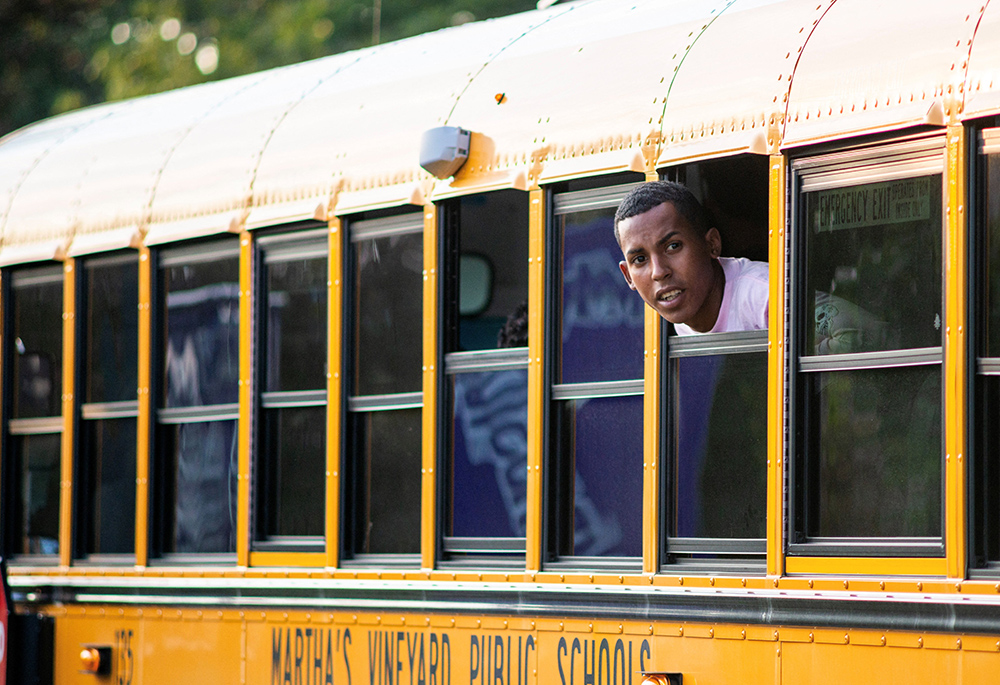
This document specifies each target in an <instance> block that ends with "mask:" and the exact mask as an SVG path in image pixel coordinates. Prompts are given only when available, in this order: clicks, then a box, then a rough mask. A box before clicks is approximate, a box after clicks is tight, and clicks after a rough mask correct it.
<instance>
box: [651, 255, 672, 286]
mask: <svg viewBox="0 0 1000 685" xmlns="http://www.w3.org/2000/svg"><path fill="white" fill-rule="evenodd" d="M669 276H670V260H669V259H666V258H665V257H661V256H654V257H653V280H657V281H661V280H663V279H664V278H668V277H669Z"/></svg>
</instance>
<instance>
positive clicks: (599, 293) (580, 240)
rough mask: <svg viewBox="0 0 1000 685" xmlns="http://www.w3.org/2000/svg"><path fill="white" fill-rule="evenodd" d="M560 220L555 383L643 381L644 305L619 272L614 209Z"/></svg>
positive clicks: (568, 215) (569, 216) (569, 215)
mask: <svg viewBox="0 0 1000 685" xmlns="http://www.w3.org/2000/svg"><path fill="white" fill-rule="evenodd" d="M559 219H560V228H561V231H560V234H561V235H562V272H561V273H562V309H561V321H560V323H561V327H560V330H561V333H562V340H561V352H562V354H561V364H560V379H559V380H558V381H557V382H559V383H583V382H593V381H613V380H622V379H629V378H642V347H643V305H642V300H641V299H639V298H638V297H636V296H635V294H634V293H633V292H632V291H631V290H630V289H629V287H628V285H627V284H626V283H625V279H624V278H622V275H621V271H620V270H619V269H618V262H619V261H620V260H621V250H620V249H619V247H618V243H617V241H616V240H615V237H614V210H613V209H604V210H594V211H589V212H576V213H573V214H565V215H562V216H561V217H559Z"/></svg>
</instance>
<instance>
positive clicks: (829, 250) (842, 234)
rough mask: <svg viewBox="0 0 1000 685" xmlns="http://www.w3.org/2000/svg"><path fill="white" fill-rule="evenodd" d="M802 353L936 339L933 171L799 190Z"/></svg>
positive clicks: (936, 191)
mask: <svg viewBox="0 0 1000 685" xmlns="http://www.w3.org/2000/svg"><path fill="white" fill-rule="evenodd" d="M804 199H805V212H806V224H807V230H808V234H809V235H808V240H809V260H808V267H807V268H806V288H807V289H806V295H807V298H808V300H807V301H808V303H809V305H810V309H808V310H807V311H811V312H814V316H815V320H814V325H811V326H807V327H806V330H807V340H806V347H805V350H806V353H807V354H839V353H849V352H874V351H880V350H895V349H904V348H918V347H936V346H939V345H940V344H941V321H942V305H941V176H940V175H939V174H938V175H933V176H922V177H918V178H906V179H897V180H893V181H886V182H880V183H868V184H864V185H857V186H848V187H842V188H835V189H832V190H820V191H815V192H809V193H805V194H804Z"/></svg>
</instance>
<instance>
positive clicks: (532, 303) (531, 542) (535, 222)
mask: <svg viewBox="0 0 1000 685" xmlns="http://www.w3.org/2000/svg"><path fill="white" fill-rule="evenodd" d="M529 199H530V202H531V206H530V209H529V216H528V483H527V488H528V492H527V497H528V504H527V506H528V512H527V521H526V537H527V541H526V545H527V549H526V550H525V565H526V569H527V570H528V571H538V570H540V569H541V567H542V499H543V495H542V463H543V457H544V447H543V446H544V436H543V434H542V433H543V424H542V417H543V416H544V415H545V406H544V404H543V401H542V398H543V397H544V391H545V388H544V387H543V384H544V381H545V373H544V372H545V369H544V368H543V364H542V360H543V358H544V356H545V355H544V354H543V351H544V350H545V191H544V190H541V189H537V188H536V189H535V190H532V191H531V192H530V193H529Z"/></svg>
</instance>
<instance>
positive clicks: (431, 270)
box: [420, 205, 438, 569]
mask: <svg viewBox="0 0 1000 685" xmlns="http://www.w3.org/2000/svg"><path fill="white" fill-rule="evenodd" d="M423 306H424V313H423V321H424V325H423V344H424V350H423V388H422V389H423V397H424V406H423V409H422V410H421V416H422V419H421V420H422V423H423V430H422V437H423V442H422V443H421V450H420V452H421V468H420V473H421V477H422V479H423V483H422V484H421V495H420V498H421V506H420V565H421V566H422V567H423V568H425V569H432V568H434V564H435V562H436V556H437V554H436V552H437V478H438V475H437V464H438V461H437V420H438V402H437V388H438V368H437V348H438V338H437V334H438V330H437V320H438V212H437V206H436V205H427V206H426V207H425V208H424V293H423Z"/></svg>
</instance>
